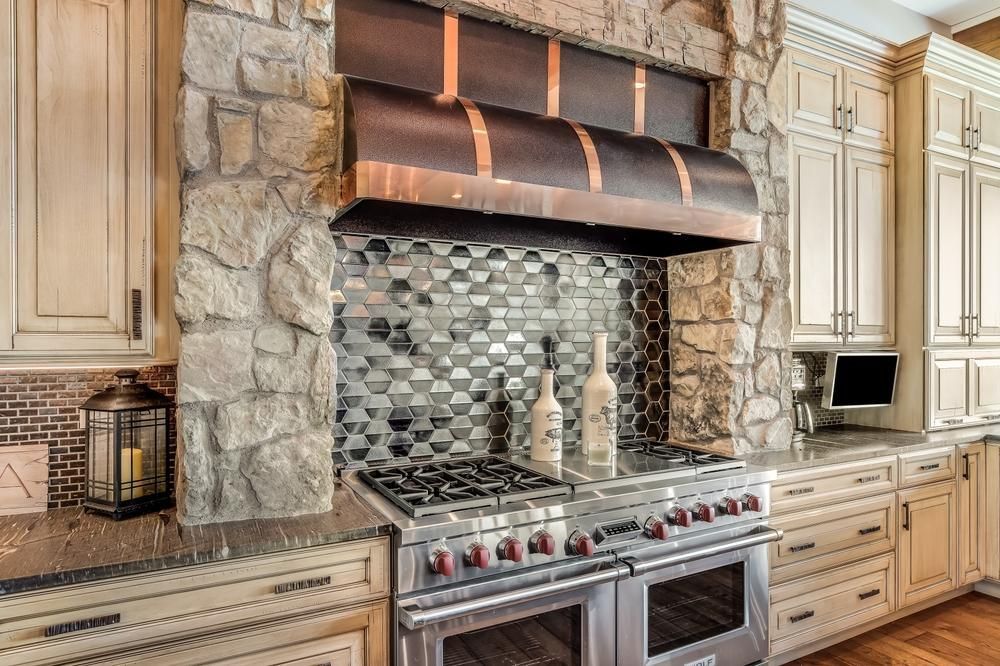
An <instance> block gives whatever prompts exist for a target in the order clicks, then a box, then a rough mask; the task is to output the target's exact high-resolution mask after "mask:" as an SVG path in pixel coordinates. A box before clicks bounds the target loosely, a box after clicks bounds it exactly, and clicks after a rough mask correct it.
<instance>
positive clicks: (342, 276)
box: [330, 234, 670, 464]
mask: <svg viewBox="0 0 1000 666" xmlns="http://www.w3.org/2000/svg"><path fill="white" fill-rule="evenodd" d="M334 240H335V242H336V246H337V264H336V269H335V272H334V277H333V283H332V285H331V295H332V297H331V302H332V303H333V314H334V325H333V330H332V332H331V334H330V337H331V340H332V341H333V344H334V347H335V349H336V352H337V357H338V361H339V363H338V376H337V421H336V425H335V426H334V436H335V438H336V450H335V453H334V461H335V462H336V463H337V464H359V463H362V464H363V463H367V464H372V463H381V462H386V461H389V460H392V459H402V460H405V459H407V458H409V459H429V458H447V457H448V456H450V455H453V454H469V453H485V452H500V451H506V450H508V449H510V448H518V447H522V446H526V445H527V438H528V433H529V431H530V410H531V405H532V403H533V402H534V400H535V398H536V397H537V395H538V376H539V372H538V367H539V365H540V364H541V361H542V345H541V340H542V337H543V336H545V335H552V336H553V337H554V338H555V339H556V340H557V341H558V346H557V349H556V365H557V371H556V396H557V398H558V399H559V401H560V402H561V403H562V405H563V410H564V414H565V419H566V423H565V430H564V433H565V442H566V445H567V446H573V445H575V444H577V443H578V442H579V437H580V429H581V422H580V411H581V407H582V397H581V391H582V386H583V382H584V380H585V379H586V377H587V373H588V372H589V370H590V356H591V354H590V332H591V331H593V330H596V329H598V328H603V329H605V330H607V331H608V371H609V372H610V373H611V374H612V376H613V377H614V378H615V379H616V381H617V382H618V387H619V403H620V408H619V424H620V432H619V436H620V437H622V438H634V437H649V438H653V439H659V438H661V437H662V436H664V435H665V433H666V432H667V424H668V419H669V410H668V404H669V390H670V386H669V370H670V368H669V356H668V350H669V329H670V326H669V320H668V314H667V291H666V290H667V275H666V260H664V259H655V258H646V257H635V256H616V255H597V254H590V253H586V252H560V251H556V250H539V249H530V248H518V247H498V246H488V245H478V244H467V243H454V242H436V241H414V240H408V239H402V238H386V237H376V236H365V235H354V234H334Z"/></svg>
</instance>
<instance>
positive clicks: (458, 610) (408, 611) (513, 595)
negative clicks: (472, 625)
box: [397, 567, 628, 630]
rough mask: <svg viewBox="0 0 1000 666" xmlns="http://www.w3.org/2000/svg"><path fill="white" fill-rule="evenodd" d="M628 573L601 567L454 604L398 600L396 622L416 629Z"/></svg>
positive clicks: (604, 580)
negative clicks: (427, 605)
mask: <svg viewBox="0 0 1000 666" xmlns="http://www.w3.org/2000/svg"><path fill="white" fill-rule="evenodd" d="M627 577H628V570H627V569H625V568H624V567H613V568H610V569H602V570H601V571H595V572H593V573H589V574H584V575H582V576H575V577H573V578H567V579H565V580H557V581H552V582H548V583H543V584H541V585H535V586H533V587H526V588H524V589H520V590H512V591H510V592H502V593H500V594H493V595H490V596H487V597H480V598H478V599H469V600H468V601H460V602H458V603H455V604H448V605H446V606H438V607H437V608H426V609H425V608H420V607H419V606H417V605H416V604H414V603H413V602H412V601H411V602H404V603H405V605H404V603H400V604H399V606H398V608H397V611H398V616H399V622H400V624H402V625H403V626H404V627H406V628H407V629H411V630H412V629H419V628H421V627H425V626H427V625H429V624H435V623H437V622H444V621H446V620H453V619H455V618H457V617H463V616H466V615H469V614H471V613H478V612H479V611H484V610H492V609H494V608H500V607H502V606H511V605H514V604H520V603H526V602H529V601H535V600H537V599H542V598H543V597H548V596H551V595H553V594H559V593H562V592H573V591H575V590H580V589H583V588H586V587H593V586H594V585H600V584H601V583H610V582H613V581H616V580H619V579H622V578H627Z"/></svg>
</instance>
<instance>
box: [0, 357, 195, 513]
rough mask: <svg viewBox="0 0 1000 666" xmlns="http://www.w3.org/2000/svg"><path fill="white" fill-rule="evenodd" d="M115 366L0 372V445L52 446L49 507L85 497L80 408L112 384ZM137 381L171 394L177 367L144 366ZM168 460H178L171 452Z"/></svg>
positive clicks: (170, 439) (170, 444)
mask: <svg viewBox="0 0 1000 666" xmlns="http://www.w3.org/2000/svg"><path fill="white" fill-rule="evenodd" d="M116 370H117V368H101V369H83V370H76V369H51V370H3V371H0V446H16V445H21V444H41V443H47V444H48V445H49V508H50V509H55V508H60V507H67V506H77V505H79V504H80V503H81V502H83V475H84V469H85V468H84V453H85V452H84V432H83V430H82V429H81V428H80V415H79V411H78V407H79V406H80V405H81V404H83V402H84V401H85V400H86V399H87V398H89V397H90V396H92V395H93V394H94V393H96V392H97V391H100V390H101V389H103V388H104V387H106V386H107V385H108V384H113V383H114V382H115V377H114V373H115V372H116ZM138 381H140V382H144V383H146V384H149V386H150V387H151V388H153V389H155V390H157V391H159V392H161V393H163V394H165V395H168V396H170V397H173V396H174V393H175V391H176V388H177V368H176V367H175V366H151V367H147V368H142V370H141V374H140V376H139V380H138ZM174 445H175V442H174V433H173V432H171V433H170V437H169V442H168V446H169V447H170V448H171V451H172V450H173V448H174ZM170 459H171V460H173V459H174V456H173V454H171V456H170ZM170 473H171V474H173V470H171V471H170Z"/></svg>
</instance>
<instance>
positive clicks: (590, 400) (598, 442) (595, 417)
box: [582, 331, 618, 465]
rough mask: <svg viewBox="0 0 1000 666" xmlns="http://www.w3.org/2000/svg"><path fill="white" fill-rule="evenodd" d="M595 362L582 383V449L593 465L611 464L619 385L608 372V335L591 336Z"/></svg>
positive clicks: (602, 332) (614, 440) (598, 333)
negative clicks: (616, 384)
mask: <svg viewBox="0 0 1000 666" xmlns="http://www.w3.org/2000/svg"><path fill="white" fill-rule="evenodd" d="M593 348H594V361H593V365H592V367H591V368H590V375H588V376H587V381H586V382H584V384H583V433H582V447H583V452H584V453H586V454H587V456H588V462H589V463H590V464H592V465H610V464H611V459H612V458H613V457H614V455H615V453H616V452H617V448H618V387H617V386H615V383H614V381H613V380H612V379H611V376H610V375H608V367H607V366H608V361H607V356H608V334H607V333H606V332H604V331H597V332H595V333H594V336H593Z"/></svg>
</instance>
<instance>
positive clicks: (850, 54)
mask: <svg viewBox="0 0 1000 666" xmlns="http://www.w3.org/2000/svg"><path fill="white" fill-rule="evenodd" d="M786 16H787V21H788V28H787V30H786V32H785V44H786V45H788V46H793V47H796V48H800V49H805V50H810V51H811V50H817V49H818V50H819V51H821V52H822V53H823V54H824V55H826V56H827V57H829V56H830V55H831V54H835V55H838V56H839V57H840V58H841V59H843V60H845V61H847V62H850V63H855V64H859V65H865V66H868V67H871V68H874V69H877V70H879V71H881V72H883V73H885V74H888V75H892V73H893V71H894V70H895V68H896V62H897V61H898V60H899V48H900V47H899V45H897V44H895V43H893V42H890V41H888V40H886V39H882V38H881V37H876V36H874V35H872V34H869V33H867V32H865V31H863V30H858V29H857V28H854V27H852V26H849V25H847V24H845V23H842V22H840V21H838V20H836V19H833V18H830V17H828V16H823V15H822V14H818V13H816V12H814V11H812V10H811V9H807V8H805V7H800V6H799V5H796V4H794V3H793V2H789V3H788V5H787V8H786Z"/></svg>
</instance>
